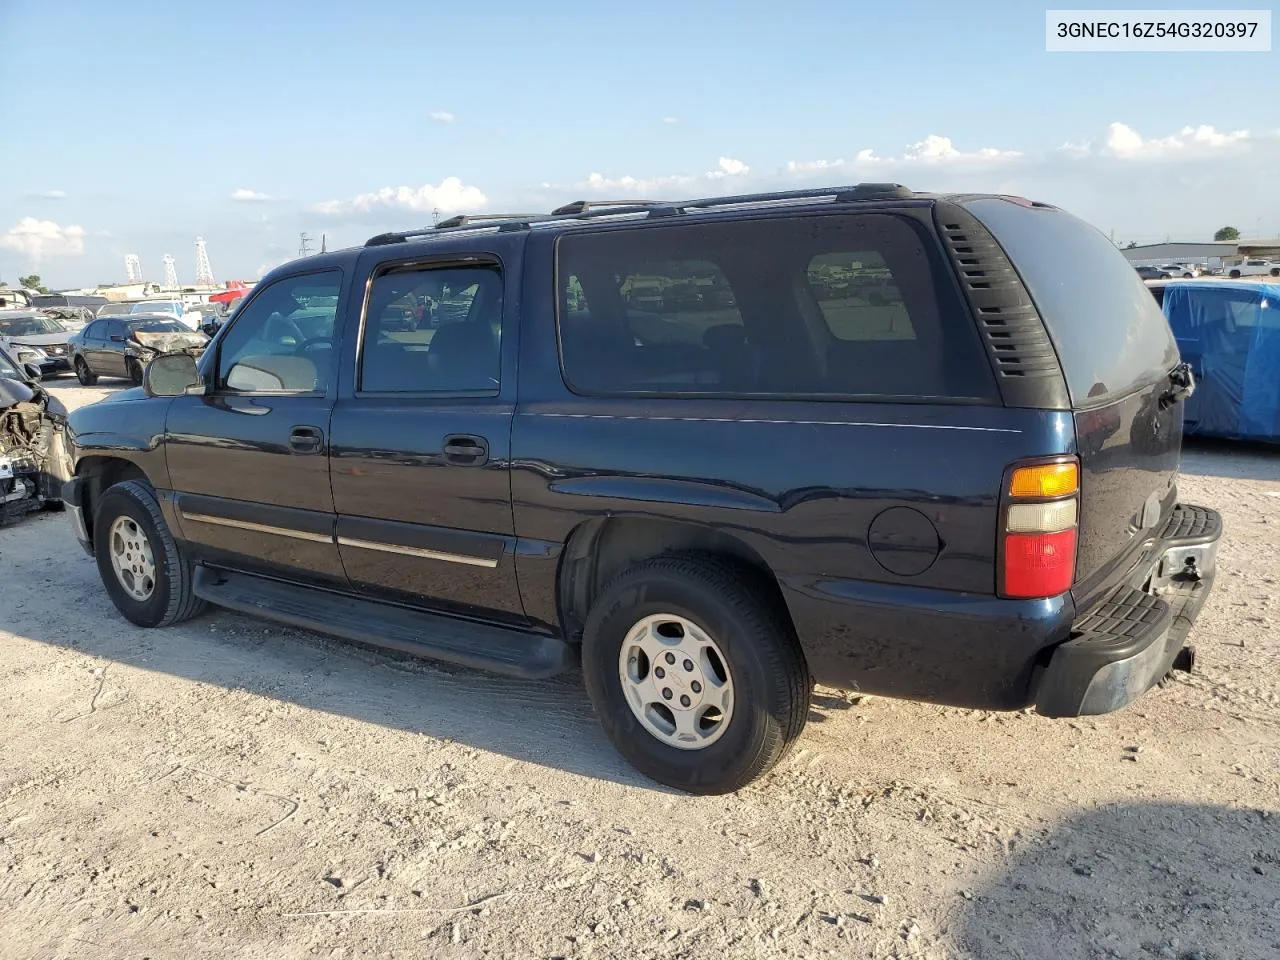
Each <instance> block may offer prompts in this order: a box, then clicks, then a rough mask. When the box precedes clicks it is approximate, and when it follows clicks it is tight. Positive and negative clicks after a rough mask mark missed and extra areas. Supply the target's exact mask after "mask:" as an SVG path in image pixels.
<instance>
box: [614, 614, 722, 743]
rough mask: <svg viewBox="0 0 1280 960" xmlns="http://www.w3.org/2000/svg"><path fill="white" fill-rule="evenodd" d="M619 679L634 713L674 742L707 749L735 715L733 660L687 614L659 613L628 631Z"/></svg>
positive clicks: (652, 730) (647, 726)
mask: <svg viewBox="0 0 1280 960" xmlns="http://www.w3.org/2000/svg"><path fill="white" fill-rule="evenodd" d="M618 678H619V680H620V681H621V683H622V692H623V696H624V697H625V698H626V701H627V706H628V707H630V708H631V712H632V714H633V715H634V716H635V718H636V719H637V720H638V721H639V722H640V724H641V726H643V727H644V728H645V729H646V730H647V731H649V733H650V734H652V735H653V736H654V737H656V738H657V739H658V740H660V741H661V742H663V743H665V744H667V745H668V746H672V747H676V748H677V749H680V750H702V749H705V748H706V747H709V746H711V744H713V743H715V742H716V741H717V740H719V739H720V738H721V737H722V736H723V735H724V732H725V730H727V729H728V727H729V722H730V720H732V719H733V705H734V688H733V678H732V676H731V675H730V673H729V662H728V659H727V658H726V657H725V655H724V653H723V651H722V650H721V649H720V647H719V646H718V645H717V644H716V642H715V640H713V639H712V638H711V636H710V635H709V634H708V633H707V632H706V631H705V630H703V629H702V628H701V627H699V626H698V625H697V624H696V623H694V622H693V621H691V620H689V619H688V618H686V617H681V616H678V615H676V614H670V613H659V614H654V615H653V616H649V617H645V618H644V619H643V620H640V621H639V622H638V623H636V624H635V625H634V626H633V627H632V628H631V629H630V630H628V631H627V636H626V638H625V639H624V640H623V642H622V649H621V650H620V651H619V653H618Z"/></svg>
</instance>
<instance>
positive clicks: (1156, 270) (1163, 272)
mask: <svg viewBox="0 0 1280 960" xmlns="http://www.w3.org/2000/svg"><path fill="white" fill-rule="evenodd" d="M1134 269H1135V270H1137V271H1138V276H1140V277H1141V278H1142V279H1143V280H1168V279H1170V278H1172V277H1173V273H1172V272H1170V271H1169V270H1167V269H1165V268H1164V267H1147V266H1142V267H1135V268H1134Z"/></svg>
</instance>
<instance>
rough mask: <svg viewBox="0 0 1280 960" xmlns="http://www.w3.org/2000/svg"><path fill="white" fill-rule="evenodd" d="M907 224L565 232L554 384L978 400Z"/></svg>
mask: <svg viewBox="0 0 1280 960" xmlns="http://www.w3.org/2000/svg"><path fill="white" fill-rule="evenodd" d="M921 230H922V227H921V226H920V225H919V224H916V223H915V222H914V221H909V220H907V219H906V218H902V217H897V216H892V215H887V214H871V213H868V214H843V215H821V216H811V217H777V218H764V219H759V220H724V221H716V222H710V223H705V222H704V223H695V224H688V225H679V226H663V227H647V228H645V227H641V228H630V229H624V230H618V229H613V230H607V231H592V232H590V233H578V232H576V231H575V232H573V233H569V234H566V235H564V236H562V237H561V238H560V240H559V242H558V245H557V251H558V261H557V276H558V285H559V325H560V344H561V360H562V367H563V373H564V378H565V381H566V383H567V384H568V385H569V386H570V388H571V389H573V390H575V391H577V392H579V393H583V394H589V395H617V394H644V395H658V396H667V395H670V396H679V395H690V394H696V395H702V396H769V397H784V398H785V397H797V398H800V397H823V396H832V397H849V398H862V397H866V398H903V399H948V400H990V401H993V400H994V399H995V386H994V380H993V377H992V374H991V370H990V366H989V364H988V362H987V360H986V357H985V355H984V353H983V350H982V345H981V343H980V341H979V340H978V338H977V332H976V330H975V328H974V324H973V321H972V319H971V318H970V316H969V314H968V313H967V311H966V310H965V309H964V307H963V305H962V304H961V303H960V302H959V299H958V297H957V296H956V293H955V289H954V284H953V283H952V282H951V280H950V277H949V275H948V274H947V273H946V271H947V270H948V269H949V268H948V267H947V266H946V264H945V263H944V262H943V261H942V260H941V257H940V253H939V251H938V250H936V249H931V247H930V245H929V244H928V242H927V239H926V237H925V236H923V235H922V233H921Z"/></svg>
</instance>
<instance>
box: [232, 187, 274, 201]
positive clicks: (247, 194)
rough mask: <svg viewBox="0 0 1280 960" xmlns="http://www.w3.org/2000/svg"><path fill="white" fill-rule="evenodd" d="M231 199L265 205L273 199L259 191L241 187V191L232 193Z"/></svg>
mask: <svg viewBox="0 0 1280 960" xmlns="http://www.w3.org/2000/svg"><path fill="white" fill-rule="evenodd" d="M231 199H232V200H239V201H241V202H243V203H265V202H266V201H268V200H270V199H271V197H269V196H267V195H266V194H265V193H261V192H259V191H257V190H249V189H248V188H246V187H241V188H240V189H239V190H233V191H231Z"/></svg>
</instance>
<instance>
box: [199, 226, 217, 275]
mask: <svg viewBox="0 0 1280 960" xmlns="http://www.w3.org/2000/svg"><path fill="white" fill-rule="evenodd" d="M214 282H215V281H214V279H213V267H211V266H209V253H208V251H207V250H205V248H204V237H196V284H197V285H199V284H204V285H207V286H213V284H214Z"/></svg>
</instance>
